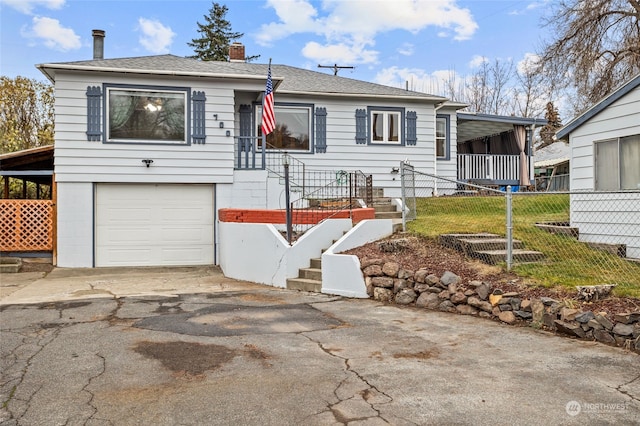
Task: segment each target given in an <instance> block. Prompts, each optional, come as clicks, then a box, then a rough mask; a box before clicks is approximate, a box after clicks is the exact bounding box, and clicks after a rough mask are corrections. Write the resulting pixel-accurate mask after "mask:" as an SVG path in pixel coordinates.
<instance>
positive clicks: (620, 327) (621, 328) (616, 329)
mask: <svg viewBox="0 0 640 426" xmlns="http://www.w3.org/2000/svg"><path fill="white" fill-rule="evenodd" d="M613 334H617V335H618V336H632V335H633V326H632V325H631V324H622V323H620V322H619V323H617V324H616V325H615V326H613Z"/></svg>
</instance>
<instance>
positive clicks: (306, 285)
mask: <svg viewBox="0 0 640 426" xmlns="http://www.w3.org/2000/svg"><path fill="white" fill-rule="evenodd" d="M298 271H299V273H298V278H288V279H287V289H288V290H299V291H309V292H314V293H320V292H321V291H322V259H320V258H315V259H311V264H310V266H309V268H300V269H299V270H298Z"/></svg>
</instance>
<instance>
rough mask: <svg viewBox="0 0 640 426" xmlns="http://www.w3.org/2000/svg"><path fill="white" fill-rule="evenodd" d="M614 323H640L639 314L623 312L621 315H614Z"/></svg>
mask: <svg viewBox="0 0 640 426" xmlns="http://www.w3.org/2000/svg"><path fill="white" fill-rule="evenodd" d="M614 319H615V320H616V322H621V323H623V324H633V323H635V322H638V321H640V312H633V313H631V312H624V313H621V314H616V315H615V316H614Z"/></svg>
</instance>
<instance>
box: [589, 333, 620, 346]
mask: <svg viewBox="0 0 640 426" xmlns="http://www.w3.org/2000/svg"><path fill="white" fill-rule="evenodd" d="M593 338H594V339H596V340H597V341H598V342H601V343H606V344H607V345H612V344H614V343H616V339H614V338H613V336H612V335H611V334H610V333H609V332H608V331H606V330H604V329H602V330H596V329H594V330H593Z"/></svg>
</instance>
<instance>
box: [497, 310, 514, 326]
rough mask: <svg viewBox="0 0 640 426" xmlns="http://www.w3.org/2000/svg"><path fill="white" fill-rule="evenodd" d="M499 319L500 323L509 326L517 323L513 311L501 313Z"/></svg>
mask: <svg viewBox="0 0 640 426" xmlns="http://www.w3.org/2000/svg"><path fill="white" fill-rule="evenodd" d="M498 318H500V321H502V322H506V323H507V324H513V323H515V322H516V316H515V315H514V313H513V312H511V311H504V312H500V315H498Z"/></svg>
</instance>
